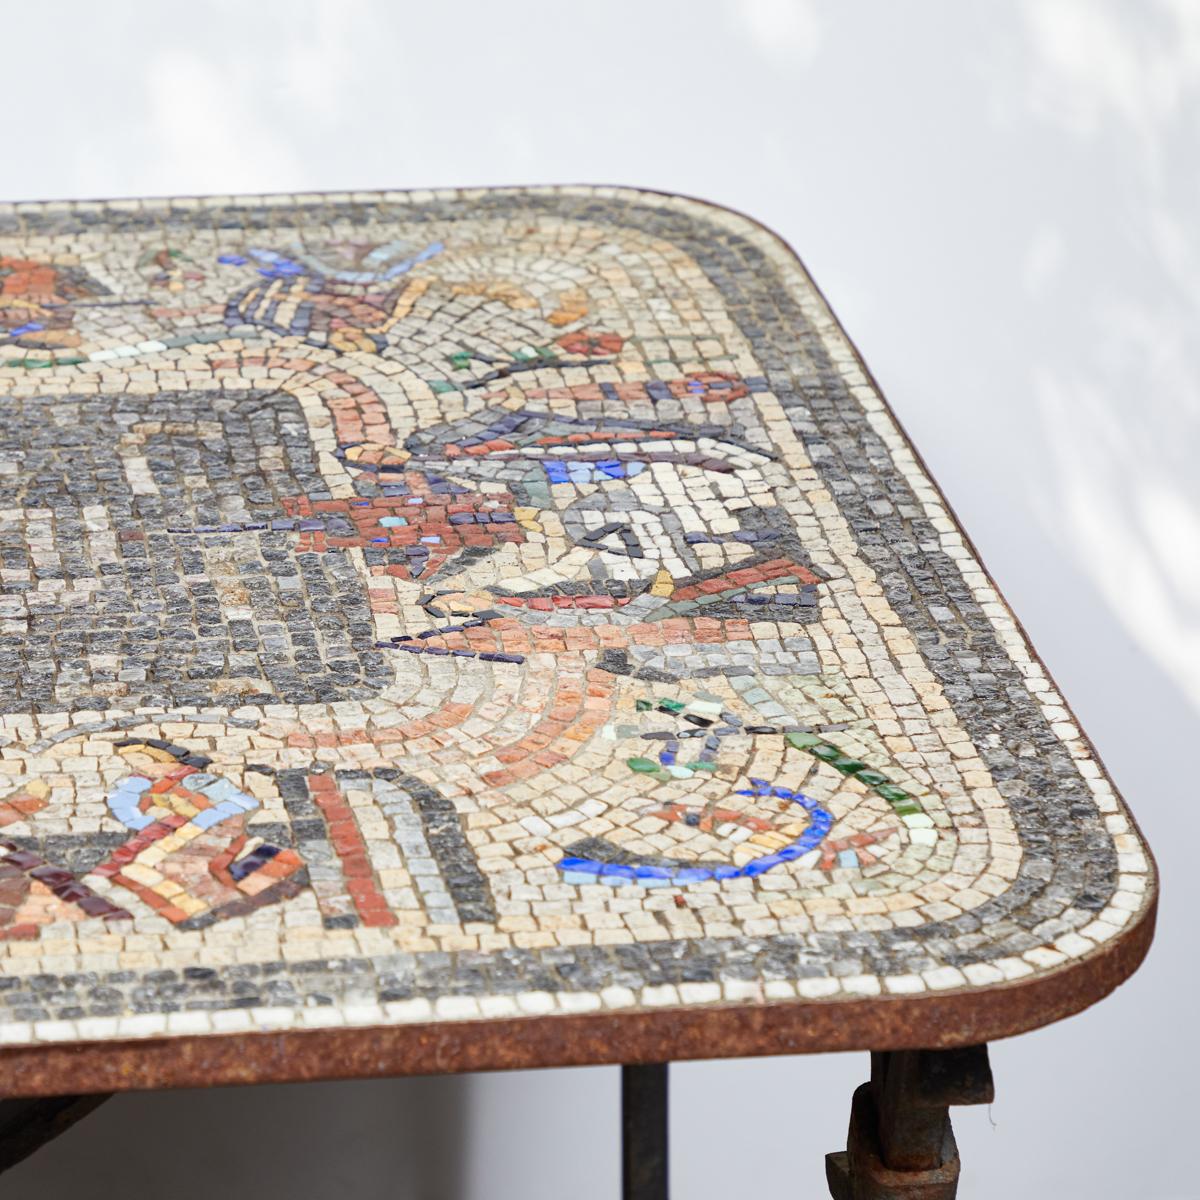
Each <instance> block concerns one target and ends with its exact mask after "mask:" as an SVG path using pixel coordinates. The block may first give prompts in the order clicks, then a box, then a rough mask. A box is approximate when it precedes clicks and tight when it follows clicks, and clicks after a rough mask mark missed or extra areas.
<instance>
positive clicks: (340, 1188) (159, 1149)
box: [0, 1076, 473, 1200]
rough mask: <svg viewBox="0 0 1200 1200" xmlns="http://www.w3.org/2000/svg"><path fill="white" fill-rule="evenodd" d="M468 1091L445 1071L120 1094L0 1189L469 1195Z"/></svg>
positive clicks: (99, 1198) (465, 1082)
mask: <svg viewBox="0 0 1200 1200" xmlns="http://www.w3.org/2000/svg"><path fill="white" fill-rule="evenodd" d="M470 1087H471V1081H470V1079H468V1078H466V1077H462V1076H443V1077H439V1078H433V1079H396V1080H381V1081H377V1082H371V1083H324V1084H297V1085H289V1086H278V1087H256V1088H219V1089H213V1090H211V1091H199V1090H193V1091H185V1092H160V1093H157V1094H148V1093H133V1094H130V1095H124V1096H117V1097H114V1098H113V1099H112V1100H110V1101H108V1103H107V1104H105V1105H103V1106H102V1107H101V1108H100V1109H98V1110H97V1111H96V1112H95V1113H93V1114H92V1115H91V1116H89V1117H87V1118H86V1119H85V1120H84V1121H82V1122H81V1123H80V1124H79V1125H77V1126H75V1128H74V1129H72V1130H71V1131H70V1132H69V1133H67V1134H65V1135H64V1136H63V1137H62V1138H60V1139H59V1140H58V1141H56V1142H52V1143H51V1144H50V1145H49V1146H48V1147H46V1148H45V1149H43V1150H41V1151H39V1152H38V1153H37V1154H36V1155H34V1156H33V1157H32V1158H30V1159H27V1160H26V1162H25V1163H23V1164H21V1165H20V1166H19V1167H16V1168H14V1169H13V1170H12V1172H11V1173H9V1174H6V1175H5V1176H4V1179H3V1181H2V1183H0V1192H2V1193H3V1195H4V1197H5V1200H47V1198H48V1197H65V1196H78V1197H80V1198H81V1200H117V1197H126V1196H130V1195H135V1196H142V1195H152V1194H158V1191H159V1187H160V1186H161V1187H163V1188H165V1189H166V1190H167V1191H169V1193H170V1195H171V1196H172V1200H211V1197H213V1196H218V1195H231V1194H233V1195H239V1196H261V1197H263V1198H264V1200H278V1198H281V1197H283V1196H288V1197H295V1200H338V1198H340V1197H351V1196H353V1197H355V1200H397V1198H399V1197H403V1198H404V1200H457V1198H458V1197H461V1196H465V1195H466V1194H467V1182H466V1176H465V1171H466V1156H465V1154H464V1153H463V1147H465V1146H467V1145H469V1144H470V1141H471V1135H472V1124H473V1123H472V1119H471V1109H472V1105H471V1099H470ZM155 1181H157V1182H155Z"/></svg>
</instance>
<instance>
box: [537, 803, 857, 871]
mask: <svg viewBox="0 0 1200 1200" xmlns="http://www.w3.org/2000/svg"><path fill="white" fill-rule="evenodd" d="M750 783H751V785H752V786H751V787H749V788H743V789H740V790H739V791H737V792H736V793H735V794H736V795H738V796H778V797H779V799H781V800H790V801H791V802H792V803H793V804H798V805H800V807H801V808H803V809H804V811H805V812H807V813H808V815H809V817H810V821H809V826H808V828H807V829H806V830H805V831H804V832H803V833H802V834H801V835H800V836H799V837H798V838H797V839H796V840H795V841H794V842H790V843H789V844H788V845H786V846H784V847H783V848H782V849H781V850H776V851H773V852H772V853H771V854H763V855H760V856H759V857H758V858H752V859H751V860H750V861H749V862H747V863H743V864H742V865H741V866H740V867H737V866H734V865H733V863H722V864H720V865H719V866H715V867H700V866H696V867H682V866H679V867H676V866H670V867H664V866H658V865H657V864H654V863H608V862H600V861H599V860H598V859H594V858H573V857H567V858H560V859H559V860H558V869H559V870H560V871H562V872H563V874H564V875H576V876H579V875H587V876H594V877H595V879H594V880H593V879H568V880H567V882H568V883H588V882H601V881H602V882H604V883H611V884H614V885H619V884H622V883H640V884H643V885H645V886H652V885H654V884H656V883H657V884H662V883H703V882H705V881H707V880H709V879H718V880H721V879H752V878H754V877H755V876H756V875H763V874H765V873H766V872H767V871H769V870H771V868H772V867H777V866H779V865H780V863H786V862H793V861H795V860H796V859H797V858H801V857H803V856H804V855H805V854H807V853H808V852H809V851H810V850H815V849H816V848H817V847H818V846H819V845H820V844H821V843H822V842H823V841H824V840H825V839H826V837H828V836H829V831H830V830H831V829H832V828H833V814H832V813H831V812H830V811H829V810H828V809H826V808H822V807H821V805H820V804H818V803H817V802H816V801H815V800H813V799H812V798H811V797H809V796H806V795H804V793H803V792H794V791H792V790H791V788H785V787H776V786H774V785H772V784H770V783H768V782H767V781H766V780H765V779H751V780H750Z"/></svg>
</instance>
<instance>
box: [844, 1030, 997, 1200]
mask: <svg viewBox="0 0 1200 1200" xmlns="http://www.w3.org/2000/svg"><path fill="white" fill-rule="evenodd" d="M994 1094H995V1093H994V1088H993V1086H992V1072H991V1068H990V1066H989V1065H988V1057H987V1047H986V1046H968V1047H965V1048H964V1049H961V1050H892V1051H887V1052H885V1053H876V1052H872V1054H871V1082H870V1083H864V1084H863V1085H862V1086H861V1087H860V1088H859V1089H858V1090H857V1091H856V1092H855V1093H854V1102H853V1104H852V1106H851V1110H850V1132H849V1135H848V1136H847V1139H846V1149H845V1151H844V1152H842V1153H839V1154H829V1155H827V1156H826V1158H825V1175H826V1178H827V1179H828V1181H829V1191H830V1194H831V1195H832V1196H833V1198H834V1200H954V1197H955V1196H956V1195H957V1194H958V1176H959V1159H958V1147H957V1146H956V1145H955V1142H954V1130H953V1129H952V1128H951V1126H950V1114H949V1112H948V1109H949V1106H950V1105H952V1104H990V1103H991V1101H992V1098H993V1096H994Z"/></svg>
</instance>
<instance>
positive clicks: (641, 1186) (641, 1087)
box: [621, 1063, 667, 1200]
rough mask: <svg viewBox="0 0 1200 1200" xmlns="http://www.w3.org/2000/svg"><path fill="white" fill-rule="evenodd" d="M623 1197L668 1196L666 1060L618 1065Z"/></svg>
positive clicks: (654, 1199) (652, 1199)
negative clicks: (619, 1067)
mask: <svg viewBox="0 0 1200 1200" xmlns="http://www.w3.org/2000/svg"><path fill="white" fill-rule="evenodd" d="M621 1163H622V1195H623V1196H624V1200H667V1064H666V1063H652V1064H650V1065H648V1066H639V1067H622V1068H621Z"/></svg>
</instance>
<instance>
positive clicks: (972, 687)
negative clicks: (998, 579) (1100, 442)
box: [0, 188, 1154, 1045]
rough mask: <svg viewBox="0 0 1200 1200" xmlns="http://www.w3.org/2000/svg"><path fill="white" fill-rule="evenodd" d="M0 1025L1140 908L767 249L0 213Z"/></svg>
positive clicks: (797, 982)
mask: <svg viewBox="0 0 1200 1200" xmlns="http://www.w3.org/2000/svg"><path fill="white" fill-rule="evenodd" d="M0 391H2V393H3V396H4V414H5V418H6V419H5V420H4V422H3V423H2V424H0V1042H3V1043H6V1044H10V1045H20V1044H24V1043H29V1042H37V1041H53V1040H63V1039H66V1040H75V1039H83V1040H103V1039H104V1038H130V1037H149V1036H154V1035H158V1034H162V1033H164V1032H168V1033H181V1034H182V1033H196V1032H200V1033H212V1034H220V1033H228V1032H235V1031H253V1030H255V1029H278V1028H287V1027H290V1026H295V1027H313V1026H321V1025H341V1024H356V1023H357V1024H379V1023H383V1024H386V1023H389V1022H395V1023H400V1022H404V1021H416V1020H446V1021H452V1020H459V1019H469V1018H479V1017H488V1016H495V1015H518V1014H526V1015H529V1016H539V1017H542V1016H546V1015H548V1014H554V1013H580V1012H586V1011H602V1010H604V1009H612V1010H629V1009H637V1008H643V1007H656V1006H657V1007H662V1006H668V1007H669V1006H678V1005H684V1006H693V1007H701V1006H707V1005H715V1004H742V1003H749V1002H753V1003H779V1004H785V1003H788V1002H789V1001H792V1000H797V999H799V1000H804V1001H806V1002H812V1001H817V1000H828V1001H830V1002H834V1001H846V1000H848V999H855V998H857V1000H860V1001H865V999H867V998H870V997H872V996H879V995H884V994H893V995H902V994H912V993H922V992H939V991H946V990H954V989H976V990H980V991H983V990H986V989H989V988H993V987H996V986H998V985H1000V984H1002V983H1004V982H1007V981H1011V980H1018V979H1030V978H1037V977H1039V976H1041V975H1044V974H1047V973H1050V972H1053V971H1056V970H1058V969H1060V968H1061V967H1062V966H1063V965H1064V964H1070V963H1072V962H1075V961H1078V960H1081V959H1084V958H1087V957H1088V956H1091V955H1095V954H1097V953H1099V952H1100V951H1101V950H1102V949H1103V948H1104V947H1105V945H1106V944H1110V943H1112V942H1113V941H1114V940H1119V939H1120V938H1121V937H1122V936H1123V935H1124V934H1125V933H1126V932H1128V930H1129V929H1131V928H1133V926H1134V925H1135V924H1136V923H1137V922H1138V921H1139V920H1140V919H1141V918H1142V917H1143V916H1144V914H1145V913H1146V912H1147V911H1148V909H1149V906H1150V905H1151V903H1152V899H1153V895H1154V878H1153V868H1152V865H1151V863H1150V860H1149V857H1148V854H1147V852H1146V851H1145V848H1144V846H1143V844H1142V842H1141V840H1140V838H1139V836H1138V835H1137V833H1136V830H1135V829H1134V827H1133V826H1132V824H1131V822H1130V820H1129V818H1128V815H1127V814H1126V812H1125V810H1124V808H1123V806H1122V804H1121V802H1120V800H1119V799H1118V797H1117V796H1116V795H1115V793H1114V791H1113V789H1112V787H1111V784H1110V783H1109V781H1108V780H1107V778H1106V776H1105V775H1104V772H1103V769H1102V768H1101V766H1100V765H1099V763H1098V762H1097V760H1096V759H1095V757H1094V755H1093V752H1092V750H1091V748H1090V747H1089V745H1088V743H1087V742H1086V741H1085V739H1084V738H1083V735H1082V734H1081V733H1080V731H1079V729H1078V728H1077V726H1076V725H1075V723H1074V720H1073V718H1072V717H1071V715H1070V712H1069V710H1068V709H1067V708H1066V706H1065V704H1064V702H1063V700H1062V699H1061V697H1060V696H1059V695H1058V693H1057V691H1056V689H1055V686H1054V684H1053V683H1052V682H1051V681H1050V680H1049V679H1048V677H1047V676H1046V674H1045V672H1044V670H1043V668H1042V667H1041V665H1040V664H1039V662H1038V661H1037V659H1036V658H1035V657H1033V656H1032V653H1031V651H1030V649H1029V647H1028V645H1027V644H1026V642H1025V640H1024V637H1023V635H1022V634H1021V632H1020V630H1019V628H1018V626H1017V625H1016V623H1015V621H1014V619H1013V617H1012V615H1011V614H1010V612H1009V611H1008V609H1007V607H1006V606H1005V604H1004V602H1003V601H1002V600H1001V598H1000V597H999V596H998V594H997V593H996V591H995V590H994V588H993V585H992V584H991V582H990V581H989V579H988V577H987V576H986V574H985V573H984V571H983V569H982V568H981V567H980V565H979V564H978V562H977V561H976V560H975V558H974V556H973V552H972V551H971V549H970V547H969V545H968V544H967V543H966V542H965V540H964V538H963V536H962V534H961V533H960V531H959V530H958V528H957V526H956V525H955V524H954V522H953V520H952V518H951V517H950V515H949V513H948V511H947V509H946V507H945V505H944V502H943V501H942V499H941V497H940V495H939V493H938V492H937V491H936V489H935V488H934V487H933V485H932V484H931V483H930V481H929V479H928V478H927V477H926V476H925V474H924V473H923V471H922V469H921V467H920V465H919V464H918V462H917V460H916V459H915V457H914V454H913V451H912V449H911V448H910V447H909V445H908V444H907V442H906V441H905V440H904V438H903V437H902V435H901V434H900V433H899V431H898V429H897V428H896V426H895V424H894V422H893V420H892V418H891V416H890V414H889V412H888V410H887V408H886V407H885V405H884V404H883V402H882V400H881V398H880V396H879V395H878V393H877V391H876V390H875V387H874V385H873V383H872V382H871V380H870V378H869V377H868V376H867V374H866V372H865V369H864V368H863V366H862V364H861V363H860V361H859V360H858V358H857V356H856V354H855V352H854V351H853V349H852V348H851V347H850V345H849V343H848V342H847V341H846V339H845V336H844V334H843V333H842V331H841V330H840V328H839V327H838V325H837V324H836V322H835V321H834V319H833V317H832V315H831V314H830V312H829V310H828V308H827V307H826V306H825V304H824V301H823V300H822V299H821V297H820V295H819V293H818V292H817V291H816V289H815V288H814V286H813V285H812V283H811V281H810V280H809V279H808V277H807V276H806V275H805V274H804V272H803V270H802V268H801V267H800V265H799V264H798V262H797V261H796V260H795V259H794V257H793V256H792V255H791V253H790V252H789V251H788V250H787V248H786V247H784V246H783V245H782V243H780V242H779V241H778V240H777V239H775V238H774V237H773V236H772V235H770V234H769V233H767V232H766V231H764V230H763V229H761V228H760V227H758V226H756V225H754V224H753V223H752V222H750V221H748V220H746V219H745V218H743V217H740V216H737V215H735V214H732V213H728V212H725V211H723V210H719V209H715V208H712V207H709V206H704V205H700V204H698V203H696V202H692V201H686V200H682V199H678V198H673V197H664V196H658V195H650V194H642V193H636V192H628V191H621V190H617V189H586V188H562V189H534V190H500V191H476V192H462V193H459V192H444V193H443V192H439V193H412V194H405V193H386V194H379V195H370V196H355V197H354V198H350V197H334V196H330V197H317V196H310V197H268V198H247V199H242V200H237V199H213V200H197V201H136V202H120V203H113V204H110V205H104V204H82V203H81V204H65V205H55V206H38V205H19V206H11V205H10V206H0Z"/></svg>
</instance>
